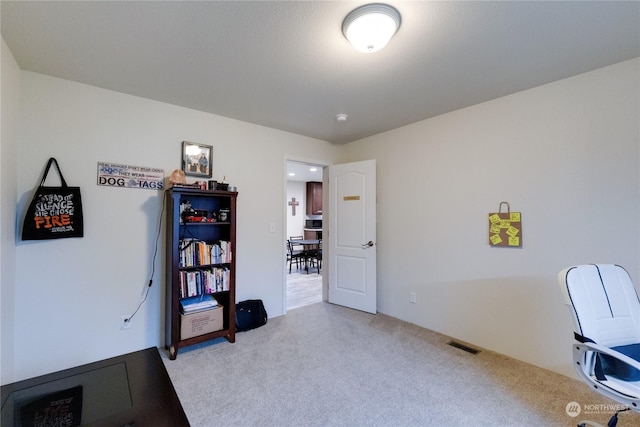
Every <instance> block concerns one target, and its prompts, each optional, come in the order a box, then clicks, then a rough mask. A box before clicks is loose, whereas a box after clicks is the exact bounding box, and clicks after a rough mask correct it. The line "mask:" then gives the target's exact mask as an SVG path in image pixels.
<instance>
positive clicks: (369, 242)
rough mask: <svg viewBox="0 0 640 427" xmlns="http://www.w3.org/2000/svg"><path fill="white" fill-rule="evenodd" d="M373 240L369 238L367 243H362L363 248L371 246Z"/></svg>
mask: <svg viewBox="0 0 640 427" xmlns="http://www.w3.org/2000/svg"><path fill="white" fill-rule="evenodd" d="M373 244H374V243H373V242H372V241H371V240H369V241H368V242H367V243H365V244H364V245H362V249H367V248H370V247H371V246H373Z"/></svg>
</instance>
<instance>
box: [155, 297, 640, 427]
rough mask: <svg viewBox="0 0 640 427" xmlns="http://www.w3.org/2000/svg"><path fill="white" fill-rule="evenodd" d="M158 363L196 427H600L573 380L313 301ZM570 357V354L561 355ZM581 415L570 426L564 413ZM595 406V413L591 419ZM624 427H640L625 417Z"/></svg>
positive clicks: (591, 400)
mask: <svg viewBox="0 0 640 427" xmlns="http://www.w3.org/2000/svg"><path fill="white" fill-rule="evenodd" d="M236 337H237V340H236V343H234V344H231V343H228V342H226V341H218V342H215V343H210V344H208V345H202V346H199V347H197V348H192V349H191V350H190V349H182V350H181V351H180V353H179V354H178V358H177V359H176V360H174V361H170V360H168V358H167V355H166V352H164V351H163V352H161V353H162V354H163V360H164V362H165V365H166V367H167V371H168V372H169V375H170V377H171V379H172V381H173V384H174V386H175V388H176V391H177V393H178V396H179V397H180V401H181V402H182V405H183V407H184V409H185V412H186V413H187V416H188V418H189V421H190V423H191V425H192V426H194V427H200V426H203V427H204V426H432V425H433V426H576V424H577V422H578V421H580V420H582V419H590V420H593V421H596V422H598V423H600V424H602V425H606V423H607V421H608V419H609V417H610V416H611V412H610V411H599V410H598V411H593V408H597V407H594V406H592V405H611V404H612V402H611V401H609V400H607V399H605V398H603V397H600V396H599V395H598V394H596V393H595V392H592V391H591V390H590V389H589V388H588V387H587V386H585V385H584V384H582V383H581V382H579V381H577V380H573V379H570V378H567V377H564V376H562V375H559V374H556V373H553V372H550V371H547V370H543V369H539V368H536V367H534V366H531V365H529V364H526V363H523V362H520V361H517V360H513V359H510V358H507V357H505V356H502V355H499V354H495V353H493V352H490V351H486V350H483V351H481V352H480V353H479V354H477V355H472V354H469V353H467V352H465V351H463V350H460V349H457V348H454V347H451V346H450V345H448V342H449V341H450V340H449V338H447V337H445V336H443V335H440V334H437V333H434V332H432V331H429V330H426V329H423V328H420V327H417V326H415V325H411V324H409V323H406V322H403V321H400V320H397V319H394V318H392V317H389V316H385V315H383V314H377V315H371V314H367V313H363V312H359V311H355V310H350V309H347V308H344V307H340V306H335V305H332V304H328V303H324V302H321V303H317V304H313V305H309V306H306V307H302V308H299V309H296V310H292V311H290V312H289V313H288V314H287V315H286V316H281V317H277V318H274V319H269V321H268V323H267V324H266V325H265V326H263V327H261V328H258V329H254V330H252V331H247V332H241V333H238V334H237V335H236ZM567 357H568V358H570V357H571V354H570V348H569V347H568V348H567ZM570 402H578V403H579V404H580V405H581V407H582V408H584V410H583V412H582V414H580V415H579V416H578V417H577V418H571V417H570V416H569V415H567V412H566V406H567V404H569V403H570ZM588 408H591V409H592V411H593V412H595V413H588ZM619 417H620V421H619V424H618V425H619V426H620V427H624V426H634V425H640V415H639V414H636V413H631V412H625V413H622V414H620V416H619Z"/></svg>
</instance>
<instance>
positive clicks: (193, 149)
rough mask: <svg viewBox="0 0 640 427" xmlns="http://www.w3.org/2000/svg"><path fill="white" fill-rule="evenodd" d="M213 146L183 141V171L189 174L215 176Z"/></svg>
mask: <svg viewBox="0 0 640 427" xmlns="http://www.w3.org/2000/svg"><path fill="white" fill-rule="evenodd" d="M212 161H213V147H211V146H210V145H202V144H197V143H195V142H189V141H182V171H183V172H184V174H185V175H187V176H199V177H206V178H211V177H212V176H213V167H212V164H211V163H212Z"/></svg>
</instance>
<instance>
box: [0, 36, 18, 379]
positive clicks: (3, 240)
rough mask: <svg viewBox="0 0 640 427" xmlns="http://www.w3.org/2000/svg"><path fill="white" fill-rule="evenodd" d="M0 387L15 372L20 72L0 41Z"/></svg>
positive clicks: (5, 46) (6, 47)
mask: <svg viewBox="0 0 640 427" xmlns="http://www.w3.org/2000/svg"><path fill="white" fill-rule="evenodd" d="M0 51H1V52H0V53H1V57H0V65H1V66H0V77H1V83H0V100H1V102H0V170H2V173H1V174H0V199H1V200H2V203H1V204H0V384H5V383H7V382H8V381H6V379H7V377H10V376H11V375H10V373H11V372H13V369H14V355H13V351H12V350H13V344H14V338H15V331H14V325H15V321H14V313H15V306H14V299H15V289H16V288H15V282H16V246H15V235H16V234H15V223H16V211H15V204H16V199H17V197H16V182H17V178H16V177H17V165H16V159H17V154H16V153H17V145H18V134H19V120H20V68H19V67H18V64H17V63H16V61H15V59H14V58H13V55H12V54H11V51H9V47H8V46H7V45H6V43H5V41H4V39H2V46H1V47H0Z"/></svg>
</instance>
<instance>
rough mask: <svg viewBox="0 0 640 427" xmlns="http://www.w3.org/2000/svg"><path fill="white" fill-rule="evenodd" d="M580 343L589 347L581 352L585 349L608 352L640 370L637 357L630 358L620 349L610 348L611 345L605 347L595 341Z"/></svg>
mask: <svg viewBox="0 0 640 427" xmlns="http://www.w3.org/2000/svg"><path fill="white" fill-rule="evenodd" d="M580 345H582V346H585V347H587V349H586V350H584V351H582V352H581V353H584V352H585V351H589V350H591V351H595V352H598V353H601V354H606V355H608V356H611V357H613V358H615V359H618V360H619V361H621V362H623V363H626V364H627V365H629V366H631V367H632V368H635V369H637V370H639V371H640V362H638V361H637V360H635V359H632V358H630V357H629V356H627V355H626V354H622V353H620V352H618V351H615V350H613V349H610V348H609V347H605V346H602V345H599V344H596V343H593V342H585V343H581V344H580Z"/></svg>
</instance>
